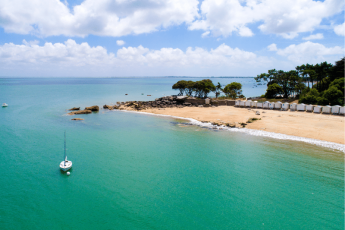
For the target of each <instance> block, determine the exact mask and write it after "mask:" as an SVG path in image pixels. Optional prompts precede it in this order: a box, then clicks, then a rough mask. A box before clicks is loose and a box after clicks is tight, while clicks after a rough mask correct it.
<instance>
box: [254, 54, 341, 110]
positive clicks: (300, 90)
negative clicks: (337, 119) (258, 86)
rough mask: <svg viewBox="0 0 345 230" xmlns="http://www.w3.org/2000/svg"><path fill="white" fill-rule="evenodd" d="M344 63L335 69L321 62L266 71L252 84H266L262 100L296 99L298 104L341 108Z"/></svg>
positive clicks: (338, 63)
mask: <svg viewBox="0 0 345 230" xmlns="http://www.w3.org/2000/svg"><path fill="white" fill-rule="evenodd" d="M344 61H345V58H342V59H341V60H339V61H337V62H336V63H335V65H332V64H330V63H327V62H322V63H320V64H316V65H310V64H305V65H301V66H297V67H296V68H295V70H290V71H283V70H275V69H272V70H268V73H262V74H260V75H257V77H256V78H255V80H256V82H258V83H262V82H266V83H267V90H266V94H265V95H263V97H266V98H276V97H278V96H279V97H284V98H289V97H291V98H299V102H300V103H305V104H319V105H328V104H331V105H343V104H344Z"/></svg>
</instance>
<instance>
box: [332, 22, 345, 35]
mask: <svg viewBox="0 0 345 230" xmlns="http://www.w3.org/2000/svg"><path fill="white" fill-rule="evenodd" d="M334 32H335V33H336V34H337V35H339V36H345V22H344V23H343V24H340V25H337V26H335V27H334Z"/></svg>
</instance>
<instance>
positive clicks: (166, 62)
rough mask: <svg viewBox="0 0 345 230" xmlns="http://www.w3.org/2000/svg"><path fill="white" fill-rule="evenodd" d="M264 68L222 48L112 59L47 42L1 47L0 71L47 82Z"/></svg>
mask: <svg viewBox="0 0 345 230" xmlns="http://www.w3.org/2000/svg"><path fill="white" fill-rule="evenodd" d="M268 63H271V62H270V60H269V59H268V58H266V57H261V56H257V55H256V54H254V53H252V52H248V51H244V50H240V49H238V48H232V47H230V46H228V45H225V44H222V45H220V46H218V47H217V48H215V49H211V50H206V49H203V48H199V47H195V48H192V47H188V48H187V49H186V50H185V51H183V50H181V49H178V48H161V49H158V50H150V49H148V48H145V47H143V46H138V47H122V48H120V49H119V50H118V51H117V53H116V55H115V54H113V53H109V52H107V50H106V49H105V48H104V47H100V46H96V47H91V46H90V45H89V44H88V43H81V44H77V43H76V42H75V41H74V40H72V39H68V40H67V41H66V42H64V43H54V44H53V43H48V42H47V43H45V44H44V45H42V46H39V45H37V44H34V43H30V42H25V43H24V44H20V45H17V44H13V43H5V44H4V45H2V46H0V69H1V70H2V73H3V74H4V73H6V71H8V72H9V73H11V74H15V73H16V71H19V72H20V74H21V75H23V74H28V73H30V71H31V72H32V71H34V73H40V74H42V73H45V74H46V76H51V75H57V76H61V75H66V74H67V75H69V76H71V75H72V76H73V75H78V74H84V76H85V74H87V76H90V75H96V76H100V75H101V76H109V75H110V76H114V75H119V74H122V75H130V76H133V75H136V76H142V75H148V74H149V75H150V74H151V75H152V73H154V74H153V75H171V74H174V73H175V74H177V75H186V74H190V75H194V76H195V75H200V76H203V75H217V74H218V75H234V74H236V73H237V74H239V73H240V72H239V71H241V70H242V71H243V68H246V67H247V66H248V65H250V66H251V69H250V70H248V71H247V72H248V73H247V74H246V75H249V74H250V71H254V69H255V68H262V66H266V65H267V64H268ZM128 67H135V68H128ZM23 70H25V71H23ZM80 70H81V71H83V72H80ZM114 70H116V71H114ZM35 71H36V72H35ZM100 71H103V72H102V73H101V72H100ZM76 72H78V73H76ZM73 73H74V74H73ZM242 75H243V73H242Z"/></svg>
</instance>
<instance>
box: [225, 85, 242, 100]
mask: <svg viewBox="0 0 345 230" xmlns="http://www.w3.org/2000/svg"><path fill="white" fill-rule="evenodd" d="M223 92H224V93H225V94H226V96H227V97H231V98H233V99H236V98H237V97H240V96H241V95H242V84H241V83H238V82H232V83H230V84H227V85H226V86H225V87H224V89H223Z"/></svg>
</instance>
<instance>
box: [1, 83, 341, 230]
mask: <svg viewBox="0 0 345 230" xmlns="http://www.w3.org/2000/svg"><path fill="white" fill-rule="evenodd" d="M221 80H224V79H221ZM226 80H229V81H231V79H225V81H226ZM176 81H177V80H176V79H171V78H145V79H142V78H140V79H137V78H133V79H0V102H1V103H3V102H6V103H8V104H9V107H7V108H1V109H0V130H1V132H0V156H1V161H0V166H1V168H2V175H1V177H0V178H1V179H0V182H1V185H2V186H1V188H0V197H1V198H0V229H344V153H342V152H339V151H333V150H332V149H327V148H322V147H319V146H315V145H311V144H308V143H302V142H294V141H284V140H276V139H272V138H265V137H257V136H251V135H248V134H245V133H234V132H228V131H212V130H209V129H204V128H201V127H198V126H191V125H185V124H184V123H185V122H186V121H185V120H179V119H174V118H167V117H157V116H151V115H143V114H136V113H130V112H121V111H105V110H101V111H100V112H98V113H93V114H89V115H81V116H78V117H82V118H84V119H85V121H82V122H79V121H77V122H76V121H71V120H70V119H71V117H70V116H65V114H66V112H65V110H66V109H68V108H70V107H73V106H78V107H79V106H81V107H84V106H90V105H94V104H98V105H100V106H101V105H103V104H105V103H115V102H116V101H123V100H147V98H149V97H147V96H141V93H145V95H146V94H152V95H153V96H152V98H153V99H154V98H155V97H158V96H162V95H163V94H165V95H169V94H172V93H174V92H173V91H171V89H170V88H171V83H172V82H176ZM243 81H244V82H245V83H246V84H247V85H248V87H246V88H245V89H244V91H247V94H250V93H252V94H253V96H254V95H257V94H258V95H260V94H262V93H263V92H259V91H258V92H256V91H253V92H252V88H251V82H250V81H251V79H244V80H243ZM246 84H244V85H246ZM255 90H257V89H255ZM125 93H128V96H124V94H125ZM65 130H66V132H67V149H68V150H67V152H68V157H69V159H70V160H72V161H73V169H72V170H71V175H70V176H67V175H66V174H64V173H62V172H60V170H59V163H60V161H62V159H63V132H64V131H65Z"/></svg>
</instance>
